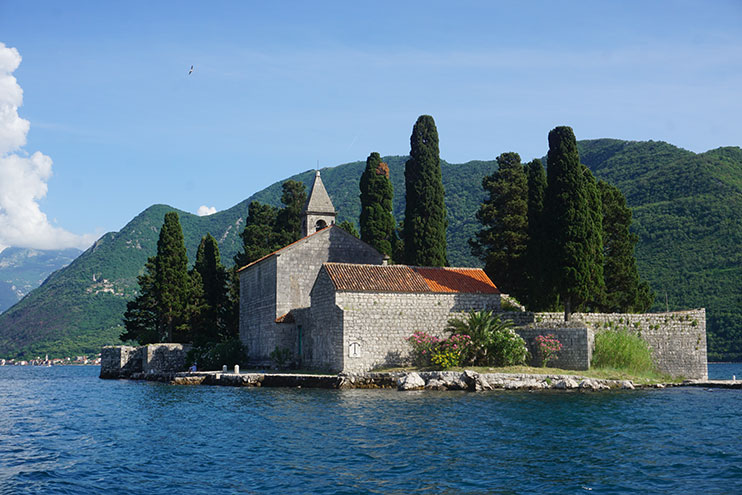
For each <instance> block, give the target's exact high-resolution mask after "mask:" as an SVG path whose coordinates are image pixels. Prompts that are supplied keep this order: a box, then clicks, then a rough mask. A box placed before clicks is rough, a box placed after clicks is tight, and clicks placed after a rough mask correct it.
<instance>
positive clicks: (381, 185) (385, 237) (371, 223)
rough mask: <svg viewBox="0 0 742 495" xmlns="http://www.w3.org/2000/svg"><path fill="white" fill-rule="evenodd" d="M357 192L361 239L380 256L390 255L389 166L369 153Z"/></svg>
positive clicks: (375, 154)
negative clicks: (359, 207) (359, 197)
mask: <svg viewBox="0 0 742 495" xmlns="http://www.w3.org/2000/svg"><path fill="white" fill-rule="evenodd" d="M359 188H360V190H361V217H360V223H361V239H362V240H363V241H364V242H367V243H368V244H370V245H372V246H373V247H375V248H376V250H377V251H379V252H380V253H382V254H386V255H387V256H389V257H392V255H393V252H392V251H393V243H394V216H393V214H392V199H393V197H394V188H393V187H392V181H391V180H389V166H388V165H387V164H386V163H384V162H382V161H381V156H380V155H379V154H378V153H376V152H373V153H371V154H370V155H369V156H368V158H367V159H366V169H365V170H364V171H363V174H362V175H361V180H360V183H359Z"/></svg>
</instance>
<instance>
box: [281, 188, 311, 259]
mask: <svg viewBox="0 0 742 495" xmlns="http://www.w3.org/2000/svg"><path fill="white" fill-rule="evenodd" d="M282 187H283V194H282V195H281V202H282V203H283V204H284V207H283V208H282V209H281V210H280V211H279V212H278V215H277V216H276V228H275V230H276V232H277V233H279V234H280V237H281V245H282V246H281V247H283V246H285V245H287V244H291V243H292V242H294V241H298V240H299V239H300V238H301V219H302V213H303V211H304V205H305V204H306V202H307V189H306V186H304V183H303V182H298V181H295V180H287V181H286V182H284V183H283V186H282Z"/></svg>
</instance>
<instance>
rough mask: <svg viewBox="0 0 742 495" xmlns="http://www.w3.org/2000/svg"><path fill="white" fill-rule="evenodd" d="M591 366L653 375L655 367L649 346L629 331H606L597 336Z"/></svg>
mask: <svg viewBox="0 0 742 495" xmlns="http://www.w3.org/2000/svg"><path fill="white" fill-rule="evenodd" d="M590 365H591V366H592V367H593V368H612V369H618V370H625V371H629V372H632V373H651V372H654V370H655V367H654V363H653V362H652V352H651V351H650V350H649V345H647V343H646V342H645V341H644V340H642V339H641V338H640V337H638V336H637V335H635V334H633V333H632V332H630V331H628V330H627V329H625V328H623V329H619V330H606V331H603V332H600V333H598V334H596V335H595V350H594V351H593V359H592V362H591V363H590Z"/></svg>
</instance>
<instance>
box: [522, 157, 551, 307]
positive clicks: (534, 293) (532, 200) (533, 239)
mask: <svg viewBox="0 0 742 495" xmlns="http://www.w3.org/2000/svg"><path fill="white" fill-rule="evenodd" d="M524 170H525V172H526V176H527V179H528V245H527V246H526V252H525V261H524V263H523V273H522V276H523V278H524V280H525V283H526V285H527V287H528V290H527V291H526V295H525V297H521V300H522V301H524V302H525V303H526V306H528V307H529V308H531V309H532V310H535V311H542V310H545V309H548V306H549V303H550V302H551V301H553V300H554V299H555V296H554V294H553V291H552V290H551V288H550V284H549V280H548V277H547V276H546V273H545V271H546V264H545V259H546V257H547V256H548V254H547V250H546V246H547V235H546V228H545V226H544V223H543V213H544V198H545V196H546V171H545V170H544V166H543V164H542V163H541V160H538V159H536V160H532V161H531V162H530V163H528V164H526V165H524Z"/></svg>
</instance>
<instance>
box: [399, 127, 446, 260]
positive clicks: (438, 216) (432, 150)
mask: <svg viewBox="0 0 742 495" xmlns="http://www.w3.org/2000/svg"><path fill="white" fill-rule="evenodd" d="M404 175H405V192H406V207H405V220H404V253H405V256H404V258H405V263H407V264H408V265H419V266H446V265H447V264H448V260H447V256H446V227H447V226H448V222H447V220H446V204H445V202H444V190H443V180H442V178H441V160H440V151H439V150H438V130H437V129H436V127H435V121H434V120H433V117H431V116H430V115H421V116H420V117H418V119H417V122H415V125H414V127H413V128H412V135H411V136H410V159H409V160H407V163H406V165H405V173H404Z"/></svg>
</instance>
